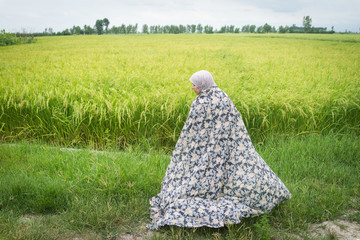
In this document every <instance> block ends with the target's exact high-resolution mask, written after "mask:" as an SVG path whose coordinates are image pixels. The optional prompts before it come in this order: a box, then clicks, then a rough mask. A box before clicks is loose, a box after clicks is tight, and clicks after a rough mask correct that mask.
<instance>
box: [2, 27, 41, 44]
mask: <svg viewBox="0 0 360 240" xmlns="http://www.w3.org/2000/svg"><path fill="white" fill-rule="evenodd" d="M35 41H36V39H35V38H34V37H33V36H28V35H26V34H23V35H22V36H16V35H15V34H13V33H6V32H5V30H1V33H0V46H7V45H12V44H21V43H32V42H35Z"/></svg>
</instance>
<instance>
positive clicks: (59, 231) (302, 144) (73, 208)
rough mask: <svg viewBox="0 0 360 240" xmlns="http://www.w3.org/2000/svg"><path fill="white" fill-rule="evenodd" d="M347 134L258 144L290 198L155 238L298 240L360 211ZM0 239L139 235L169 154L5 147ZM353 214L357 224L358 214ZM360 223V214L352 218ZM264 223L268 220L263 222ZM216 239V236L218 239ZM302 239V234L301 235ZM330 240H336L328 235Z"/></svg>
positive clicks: (357, 151)
mask: <svg viewBox="0 0 360 240" xmlns="http://www.w3.org/2000/svg"><path fill="white" fill-rule="evenodd" d="M359 142H360V141H359V137H355V136H351V135H344V136H340V135H327V136H319V135H311V136H298V137H292V138H289V139H280V138H271V139H269V140H268V141H267V143H266V144H265V145H261V146H259V145H256V146H255V147H256V149H257V151H258V152H259V154H260V155H261V156H262V157H263V158H264V159H265V160H266V162H267V164H268V165H269V166H270V167H271V168H272V169H273V170H274V172H275V173H276V174H277V175H278V176H279V177H280V179H282V181H283V182H284V183H285V185H286V186H287V187H288V189H289V190H290V192H291V193H292V195H293V198H292V199H291V200H289V201H287V202H285V203H282V204H280V205H279V206H277V207H276V208H275V209H274V210H272V211H271V212H270V214H269V215H268V216H267V218H266V219H267V220H268V223H267V224H266V221H262V220H264V217H255V218H250V219H245V220H244V221H243V222H242V223H240V224H236V225H233V226H231V225H230V226H229V228H227V227H224V228H219V229H211V228H207V227H202V228H195V229H191V228H186V229H183V228H179V227H168V226H167V227H164V228H162V229H161V231H160V232H158V233H156V234H154V235H153V237H152V238H151V239H154V240H155V239H163V240H168V239H204V240H207V239H229V240H234V239H270V238H268V237H271V239H276V240H278V239H284V240H285V239H297V238H290V237H289V236H291V235H288V234H297V235H299V236H306V234H308V229H307V227H308V225H309V224H311V223H314V222H321V221H325V220H329V219H334V218H337V217H338V216H340V215H343V214H344V213H345V212H347V211H348V210H352V211H353V210H354V209H355V210H357V211H360V204H359V200H360V192H359V189H360V177H359V174H358V173H359V171H360V162H359V159H360V144H359ZM0 155H1V156H2V158H1V159H0V239H46V240H50V239H72V238H75V237H79V238H81V239H116V238H115V237H116V236H117V235H119V233H124V232H130V233H131V234H133V235H136V234H141V232H142V231H144V225H145V224H147V223H149V222H150V213H149V207H150V205H149V202H148V199H149V198H150V197H152V196H154V195H155V194H157V193H159V191H160V186H161V182H162V180H163V176H164V174H165V171H166V168H167V165H168V164H169V161H170V157H169V156H168V155H165V154H163V153H161V152H156V151H150V152H148V153H144V152H142V151H139V150H138V149H135V148H132V149H127V150H126V151H121V152H119V151H117V150H116V149H113V150H109V151H106V152H93V151H90V150H87V149H81V150H77V151H74V150H73V151H71V150H65V149H61V148H60V147H49V146H47V145H38V144H29V143H23V144H16V145H9V144H2V145H0ZM356 217H357V218H356ZM348 218H349V219H352V220H354V219H355V220H356V219H357V221H358V223H360V218H359V216H358V215H352V214H349V215H348ZM266 219H265V220H266ZM216 236H217V237H216ZM305 239H306V238H305ZM328 239H329V240H330V239H332V238H328Z"/></svg>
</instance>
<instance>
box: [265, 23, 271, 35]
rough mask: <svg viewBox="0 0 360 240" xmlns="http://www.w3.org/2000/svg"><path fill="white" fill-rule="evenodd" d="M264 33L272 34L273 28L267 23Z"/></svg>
mask: <svg viewBox="0 0 360 240" xmlns="http://www.w3.org/2000/svg"><path fill="white" fill-rule="evenodd" d="M263 32H264V33H269V32H271V26H270V25H269V24H267V23H265V24H264V26H263Z"/></svg>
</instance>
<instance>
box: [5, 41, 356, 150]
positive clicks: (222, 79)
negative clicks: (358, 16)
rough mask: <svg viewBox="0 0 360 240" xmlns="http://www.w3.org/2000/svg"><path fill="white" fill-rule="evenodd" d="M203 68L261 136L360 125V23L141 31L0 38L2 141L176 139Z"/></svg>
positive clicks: (144, 142)
mask: <svg viewBox="0 0 360 240" xmlns="http://www.w3.org/2000/svg"><path fill="white" fill-rule="evenodd" d="M201 69H205V70H208V71H210V72H211V73H212V74H213V76H214V79H215V82H216V83H217V85H218V86H219V87H220V88H221V89H223V90H224V91H225V92H226V93H227V94H228V95H229V96H230V98H231V99H232V101H233V102H234V104H235V105H236V107H237V109H238V110H239V112H240V113H241V115H242V117H243V119H244V122H245V124H246V126H247V128H248V130H249V133H250V135H251V138H252V140H253V141H254V142H255V143H260V144H261V143H262V142H265V141H266V139H267V138H268V137H269V136H275V135H279V134H280V135H300V134H308V133H317V134H328V133H331V132H335V133H340V134H342V133H345V134H346V133H350V132H351V133H352V134H356V135H359V133H360V35H339V34H336V35H315V34H314V35H306V34H284V35H282V34H214V35H205V34H191V35H186V34H183V35H143V34H138V35H102V36H62V37H41V38H38V41H37V42H36V43H34V44H29V45H18V46H7V47H1V48H0V109H1V110H0V111H1V112H0V137H1V141H2V142H13V141H18V140H26V141H41V142H47V143H52V144H60V145H66V146H84V145H86V146H91V147H95V148H103V147H107V146H111V147H118V148H123V147H127V146H131V145H141V146H143V147H145V148H155V149H165V150H169V151H170V150H171V149H172V147H173V146H174V145H175V143H176V140H177V138H178V136H179V134H180V131H181V129H182V126H183V124H184V123H185V121H186V118H187V115H188V112H189V109H190V104H191V102H192V101H193V99H194V98H195V97H196V95H195V93H194V92H193V91H192V90H191V83H190V82H189V80H188V79H189V78H190V76H191V75H192V74H193V73H194V72H196V71H198V70H201Z"/></svg>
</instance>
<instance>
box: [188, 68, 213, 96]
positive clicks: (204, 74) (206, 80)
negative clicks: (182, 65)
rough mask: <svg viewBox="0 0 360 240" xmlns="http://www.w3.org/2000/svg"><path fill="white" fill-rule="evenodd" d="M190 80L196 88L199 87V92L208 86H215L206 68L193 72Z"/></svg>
mask: <svg viewBox="0 0 360 240" xmlns="http://www.w3.org/2000/svg"><path fill="white" fill-rule="evenodd" d="M189 80H190V82H192V83H193V84H194V85H195V86H196V87H197V88H199V90H200V92H201V91H203V90H206V89H208V88H210V87H213V86H216V83H215V81H214V79H213V77H212V75H211V73H209V72H208V71H206V70H201V71H198V72H196V73H194V74H193V75H192V76H191V77H190V79H189Z"/></svg>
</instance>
